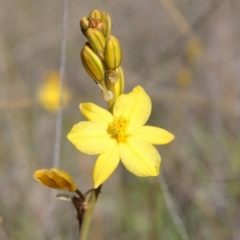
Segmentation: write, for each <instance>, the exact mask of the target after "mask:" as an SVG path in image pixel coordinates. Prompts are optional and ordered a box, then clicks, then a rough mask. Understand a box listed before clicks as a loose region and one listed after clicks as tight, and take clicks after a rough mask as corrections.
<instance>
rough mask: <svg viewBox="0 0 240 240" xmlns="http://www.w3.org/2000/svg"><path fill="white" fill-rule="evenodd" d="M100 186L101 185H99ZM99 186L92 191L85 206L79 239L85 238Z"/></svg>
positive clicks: (84, 239) (83, 239)
mask: <svg viewBox="0 0 240 240" xmlns="http://www.w3.org/2000/svg"><path fill="white" fill-rule="evenodd" d="M101 186H102V185H101ZM101 186H99V187H98V188H97V189H94V190H93V191H92V194H91V196H90V197H89V201H88V205H87V206H86V208H85V210H84V214H83V219H82V224H81V229H80V234H79V240H87V235H88V230H89V226H90V222H91V218H92V213H93V210H94V207H95V204H96V202H97V198H98V195H99V193H100V190H101Z"/></svg>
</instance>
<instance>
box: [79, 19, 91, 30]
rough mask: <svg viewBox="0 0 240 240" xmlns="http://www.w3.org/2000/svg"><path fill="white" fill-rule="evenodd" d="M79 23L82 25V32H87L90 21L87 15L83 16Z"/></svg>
mask: <svg viewBox="0 0 240 240" xmlns="http://www.w3.org/2000/svg"><path fill="white" fill-rule="evenodd" d="M79 25H80V28H81V30H82V32H85V31H86V30H87V29H88V28H89V25H90V21H89V19H88V18H87V17H83V18H82V19H81V20H80V23H79Z"/></svg>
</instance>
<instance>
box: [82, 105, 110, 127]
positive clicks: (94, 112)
mask: <svg viewBox="0 0 240 240" xmlns="http://www.w3.org/2000/svg"><path fill="white" fill-rule="evenodd" d="M79 107H80V110H81V112H82V114H83V116H84V117H85V118H87V119H88V120H89V121H96V122H102V123H105V124H107V123H109V122H111V121H112V119H113V116H112V114H111V113H110V112H109V111H107V110H106V109H104V108H101V107H99V106H97V105H96V104H94V103H82V104H80V105H79Z"/></svg>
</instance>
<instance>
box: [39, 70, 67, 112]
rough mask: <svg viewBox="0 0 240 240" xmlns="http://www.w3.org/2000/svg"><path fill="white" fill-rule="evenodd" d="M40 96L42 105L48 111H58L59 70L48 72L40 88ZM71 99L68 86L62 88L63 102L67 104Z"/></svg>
mask: <svg viewBox="0 0 240 240" xmlns="http://www.w3.org/2000/svg"><path fill="white" fill-rule="evenodd" d="M38 98H39V101H40V103H41V104H42V106H43V107H44V108H45V109H46V110H48V111H56V110H58V108H59V106H60V75H59V73H58V72H55V71H50V72H48V73H47V76H46V79H45V82H44V84H43V85H42V86H41V87H40V88H39V89H38ZM70 99H71V93H70V91H69V89H68V88H67V87H63V89H62V102H63V105H66V104H67V103H68V102H69V101H70Z"/></svg>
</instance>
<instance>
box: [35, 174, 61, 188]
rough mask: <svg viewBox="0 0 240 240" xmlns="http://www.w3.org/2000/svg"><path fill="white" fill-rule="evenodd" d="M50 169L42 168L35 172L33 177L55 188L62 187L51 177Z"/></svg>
mask: <svg viewBox="0 0 240 240" xmlns="http://www.w3.org/2000/svg"><path fill="white" fill-rule="evenodd" d="M48 171H49V169H40V170H37V171H35V172H34V174H33V177H34V178H35V179H36V180H37V181H38V182H39V183H41V184H43V185H45V186H47V187H50V188H54V189H61V188H60V187H59V186H58V184H57V183H56V182H55V181H54V180H52V179H51V178H49V177H48V176H47V173H48Z"/></svg>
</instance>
